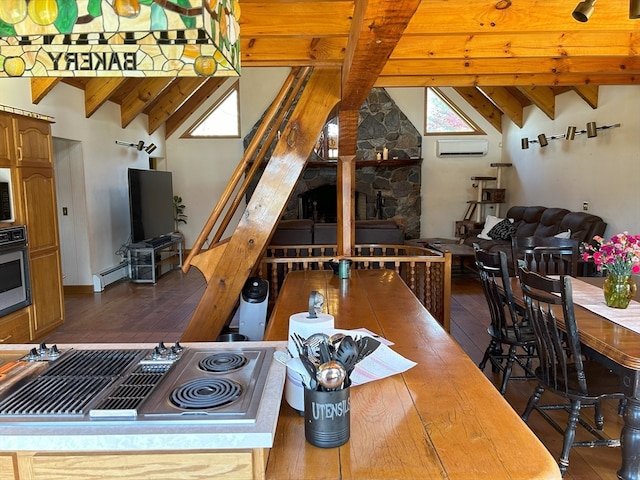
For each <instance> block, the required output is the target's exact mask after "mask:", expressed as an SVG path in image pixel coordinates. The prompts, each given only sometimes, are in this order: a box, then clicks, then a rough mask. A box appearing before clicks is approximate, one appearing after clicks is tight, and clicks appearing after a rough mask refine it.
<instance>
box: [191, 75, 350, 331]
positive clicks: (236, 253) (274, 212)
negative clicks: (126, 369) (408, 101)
mask: <svg viewBox="0 0 640 480" xmlns="http://www.w3.org/2000/svg"><path fill="white" fill-rule="evenodd" d="M303 86H304V88H302V87H303ZM298 93H299V95H298ZM294 99H297V100H296V103H295V106H293V107H291V105H293V102H294ZM339 101H340V69H339V68H336V67H324V68H321V67H316V68H314V69H302V70H296V71H294V72H292V74H291V75H290V76H289V78H288V79H287V81H285V84H284V85H283V88H282V89H281V91H280V93H279V94H278V96H277V97H276V99H275V100H274V102H273V103H272V105H271V107H270V108H269V109H268V111H267V113H266V114H265V117H264V119H263V121H262V123H261V125H260V126H259V128H258V130H257V131H256V134H255V135H254V139H253V141H252V143H251V145H250V147H249V148H248V149H247V152H246V153H245V155H244V156H243V158H242V160H241V161H240V163H239V164H238V167H237V168H236V170H235V172H234V174H233V176H232V178H231V179H230V181H229V183H228V185H227V187H226V189H225V191H224V192H223V194H222V196H221V198H220V201H219V202H218V204H217V205H216V206H215V208H214V209H213V211H212V212H211V215H210V216H209V219H208V220H207V222H206V224H205V226H204V227H203V229H202V232H201V233H200V235H199V236H198V238H197V240H196V242H195V243H194V245H193V247H192V249H191V251H190V253H189V255H188V256H187V258H186V260H185V264H184V267H183V271H185V272H187V271H188V270H189V268H190V266H191V265H194V266H195V267H197V268H198V270H200V271H201V272H202V274H203V275H204V277H205V279H206V282H207V287H206V288H205V291H204V294H203V296H202V298H201V299H200V302H199V303H198V306H197V307H196V310H195V312H194V314H193V316H192V317H191V321H190V322H189V324H188V325H187V327H186V329H185V331H184V333H183V336H182V338H181V340H182V341H185V342H186V341H204V340H212V339H215V338H216V337H217V335H218V334H219V333H220V331H221V330H222V328H223V327H224V326H225V323H226V322H227V320H228V317H229V315H230V313H231V312H232V311H233V308H234V306H235V304H236V302H237V300H238V297H239V295H240V292H241V291H242V288H243V286H244V284H245V282H246V280H247V278H249V276H250V274H251V272H252V271H254V269H255V265H257V263H258V261H259V260H260V257H261V256H262V253H263V252H264V250H265V248H266V247H267V245H268V242H269V240H270V238H271V236H272V234H273V231H274V230H275V228H276V225H277V223H278V221H279V220H280V217H281V216H282V213H283V211H284V209H285V207H286V203H287V201H288V199H289V197H290V196H291V193H292V192H293V190H294V188H295V186H296V184H297V182H298V179H299V178H300V175H301V174H302V171H303V170H304V166H305V164H306V162H307V159H308V158H309V155H310V154H311V152H312V150H313V147H314V145H315V143H316V140H317V138H318V135H320V132H321V131H322V128H323V127H324V124H325V122H326V120H327V117H328V115H329V113H330V112H331V111H332V110H333V108H334V107H335V106H336V105H337V103H338V102H339ZM290 107H291V108H290ZM285 119H287V121H286V122H285V121H284V120H285ZM278 131H280V132H281V135H280V136H279V138H278V139H277V143H276V145H275V148H274V149H273V152H272V154H271V158H270V159H269V161H268V163H266V165H265V164H264V163H263V162H262V160H263V158H264V156H265V154H266V152H267V151H268V150H269V146H270V145H271V141H270V140H269V139H271V140H273V139H275V137H276V136H277V134H278ZM258 150H259V152H258V155H257V156H256V157H255V158H254V153H255V152H256V151H258ZM252 161H253V165H252V166H251V167H250V164H251V162H252ZM260 164H261V165H260ZM258 166H264V170H263V173H262V176H261V177H260V181H259V182H258V184H257V185H256V188H255V190H254V192H253V194H252V196H251V199H250V200H249V202H248V204H247V206H246V208H245V210H244V213H243V214H242V216H241V218H240V221H239V222H238V225H237V227H236V229H235V230H234V232H233V234H232V235H231V237H229V238H228V239H225V240H221V235H222V232H224V230H225V228H226V226H227V225H228V222H229V220H230V219H231V217H232V216H233V214H234V213H235V211H236V210H237V208H238V206H239V205H240V204H241V203H242V202H241V199H242V198H243V196H244V194H245V193H246V188H247V187H248V185H249V182H250V181H251V178H250V176H251V175H253V174H255V172H256V171H257V169H258ZM248 168H249V174H248V175H247V177H248V178H245V180H244V181H243V182H242V183H241V180H242V178H243V177H244V176H245V172H246V170H247V169H248ZM234 192H235V198H234V199H233V200H231V197H232V195H233V194H234ZM225 209H228V210H227V213H226V216H225V217H224V218H223V219H222V221H221V223H220V224H219V228H218V230H217V232H216V234H215V236H214V241H215V242H216V243H214V245H213V246H211V247H209V249H208V250H206V251H202V247H203V245H204V244H205V242H206V240H207V238H208V237H209V235H210V233H211V231H212V230H213V228H214V226H215V225H216V224H217V223H218V222H220V217H221V216H222V213H223V211H224V210H225Z"/></svg>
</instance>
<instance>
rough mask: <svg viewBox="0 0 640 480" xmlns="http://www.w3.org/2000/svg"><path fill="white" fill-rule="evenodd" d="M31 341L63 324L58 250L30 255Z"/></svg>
mask: <svg viewBox="0 0 640 480" xmlns="http://www.w3.org/2000/svg"><path fill="white" fill-rule="evenodd" d="M29 266H30V268H31V299H32V301H33V303H32V308H33V320H32V327H33V329H32V332H31V337H32V340H33V339H36V338H38V337H40V336H42V335H45V334H47V333H50V332H51V331H53V330H54V329H55V328H56V327H58V326H59V325H61V324H62V322H63V316H62V314H63V300H62V298H63V297H62V281H61V275H60V271H61V266H60V255H59V252H58V250H52V251H50V252H48V253H44V254H38V255H31V258H30V261H29Z"/></svg>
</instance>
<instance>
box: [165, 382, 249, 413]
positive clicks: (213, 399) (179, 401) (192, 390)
mask: <svg viewBox="0 0 640 480" xmlns="http://www.w3.org/2000/svg"><path fill="white" fill-rule="evenodd" d="M241 394H242V385H240V384H239V383H238V382H234V381H233V380H229V379H227V378H196V379H195V380H192V381H190V382H187V383H185V384H184V385H180V386H179V387H178V388H176V389H175V390H174V391H173V392H171V402H173V404H174V405H176V406H177V407H179V408H184V409H187V410H199V409H208V408H218V407H224V406H225V405H229V404H231V403H233V402H235V401H236V400H237V399H238V398H240V395H241Z"/></svg>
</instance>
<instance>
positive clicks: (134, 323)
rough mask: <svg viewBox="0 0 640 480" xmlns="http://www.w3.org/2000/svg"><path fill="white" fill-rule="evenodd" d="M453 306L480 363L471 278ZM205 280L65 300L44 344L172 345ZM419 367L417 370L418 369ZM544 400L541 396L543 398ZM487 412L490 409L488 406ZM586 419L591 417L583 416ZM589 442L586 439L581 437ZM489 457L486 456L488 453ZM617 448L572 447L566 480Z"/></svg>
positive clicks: (613, 466) (608, 426) (458, 327)
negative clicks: (61, 321)
mask: <svg viewBox="0 0 640 480" xmlns="http://www.w3.org/2000/svg"><path fill="white" fill-rule="evenodd" d="M452 283H453V286H452V292H453V293H452V302H451V318H452V321H451V334H452V335H453V337H454V338H455V339H456V340H457V342H458V343H459V344H460V345H461V346H462V348H463V349H464V350H465V351H466V352H467V354H468V355H469V356H470V357H471V358H472V359H473V360H474V362H476V363H478V362H479V361H480V359H481V358H482V354H483V352H484V349H485V348H486V345H487V343H488V337H487V333H486V326H487V324H488V323H489V320H488V318H489V313H488V310H487V306H486V302H485V299H484V296H483V295H482V291H481V288H480V285H479V283H478V281H477V280H476V279H475V278H473V276H466V277H454V279H453V282H452ZM203 291H204V280H203V278H202V276H201V274H200V273H199V272H198V271H197V270H195V269H192V270H191V271H190V272H189V273H188V274H186V275H184V274H182V273H181V272H180V271H178V270H176V271H174V272H171V273H169V274H167V275H166V276H164V277H162V278H161V279H160V280H159V282H158V283H157V284H156V285H148V284H133V283H130V282H127V281H122V282H120V283H117V284H114V285H110V286H109V287H107V289H106V290H105V291H104V292H103V293H101V294H89V295H68V296H66V297H65V311H66V322H65V324H64V325H63V326H62V327H60V328H59V329H58V330H57V331H56V332H54V333H53V334H52V335H50V336H48V337H47V338H45V339H44V341H45V342H46V343H47V344H53V343H76V342H85V343H93V342H115V341H122V342H153V343H157V342H159V341H160V340H162V341H164V342H165V343H173V342H174V341H175V340H177V339H179V338H180V336H181V334H182V331H183V330H184V328H185V326H186V324H187V323H188V321H189V318H190V317H191V314H192V313H193V311H194V309H195V307H196V305H197V303H198V301H199V300H200V297H201V296H202V292H203ZM417 368H419V366H418V367H417ZM485 374H486V376H487V377H488V378H489V380H490V381H492V382H494V384H496V385H498V384H499V380H500V379H499V378H498V377H497V376H494V374H492V373H491V369H490V368H489V366H487V368H486V371H485ZM534 386H535V384H534V382H532V381H513V382H510V384H509V387H508V389H507V394H506V398H507V400H508V401H509V403H510V404H511V405H512V406H513V408H514V409H515V410H516V411H517V412H518V413H521V412H522V411H523V409H524V406H525V404H526V401H527V399H528V398H529V396H530V394H531V392H532V391H533V388H534ZM543 398H545V397H543ZM487 408H491V405H487ZM604 411H605V433H606V434H608V435H610V436H618V435H619V434H620V428H621V426H622V419H621V418H620V417H618V416H617V405H614V404H607V405H605V408H604ZM587 413H588V414H589V412H587ZM530 426H531V428H533V430H534V431H535V433H536V435H538V437H539V438H540V439H541V440H542V441H543V443H544V444H545V445H546V446H547V448H548V449H549V450H550V452H551V453H552V455H554V456H555V457H557V456H558V455H559V452H560V449H561V447H562V437H561V435H560V434H559V433H557V432H556V431H555V430H553V429H552V428H551V427H550V426H549V425H548V424H547V423H546V422H545V421H544V420H542V419H541V418H540V417H539V415H537V414H536V413H535V412H534V413H533V414H532V416H531V419H530ZM585 438H587V437H585ZM487 454H488V455H490V452H487ZM620 458H621V457H620V449H618V448H574V449H573V450H572V452H571V456H570V459H569V461H570V465H569V470H568V472H567V474H566V475H565V478H567V479H576V480H597V479H607V480H609V479H615V478H616V474H615V472H616V470H617V469H618V467H619V465H620Z"/></svg>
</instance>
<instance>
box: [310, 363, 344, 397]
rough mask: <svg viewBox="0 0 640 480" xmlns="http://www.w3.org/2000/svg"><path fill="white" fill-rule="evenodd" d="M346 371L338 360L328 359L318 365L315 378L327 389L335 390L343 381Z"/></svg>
mask: <svg viewBox="0 0 640 480" xmlns="http://www.w3.org/2000/svg"><path fill="white" fill-rule="evenodd" d="M346 377H347V371H346V370H345V368H344V367H343V366H342V364H340V363H339V362H336V361H335V360H329V361H328V362H325V363H323V364H322V365H320V366H319V367H318V372H317V376H316V379H317V380H318V383H319V384H320V386H322V387H323V388H325V389H327V390H336V389H337V388H339V387H340V386H342V384H343V383H344V379H345V378H346Z"/></svg>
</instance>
